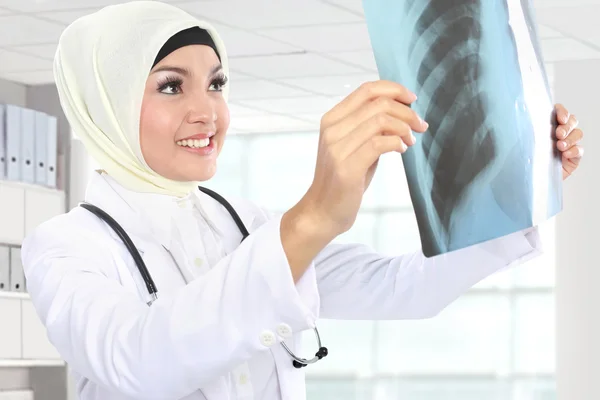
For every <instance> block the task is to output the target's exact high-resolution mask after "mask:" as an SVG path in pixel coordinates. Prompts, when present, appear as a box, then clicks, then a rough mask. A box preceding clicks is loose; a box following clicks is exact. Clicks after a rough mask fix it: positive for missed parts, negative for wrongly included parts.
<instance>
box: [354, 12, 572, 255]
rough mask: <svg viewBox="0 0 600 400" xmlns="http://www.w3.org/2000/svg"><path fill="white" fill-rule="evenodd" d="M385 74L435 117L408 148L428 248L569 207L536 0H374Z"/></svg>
mask: <svg viewBox="0 0 600 400" xmlns="http://www.w3.org/2000/svg"><path fill="white" fill-rule="evenodd" d="M363 8H364V11H365V17H366V21H367V26H368V30H369V36H370V39H371V44H372V47H373V52H374V55H375V60H376V63H377V68H378V71H379V75H380V78H381V79H385V80H391V81H394V82H398V83H400V84H402V85H404V86H406V87H407V88H409V89H410V90H412V91H413V92H415V93H416V94H417V96H418V99H417V100H416V102H414V103H413V104H412V105H411V107H412V108H413V109H414V110H415V111H416V112H417V113H419V115H421V116H422V117H423V118H424V119H425V120H426V121H427V122H428V123H429V129H428V130H427V132H425V133H424V134H419V133H416V134H415V136H416V137H417V144H415V145H414V146H413V147H411V148H409V150H408V151H407V152H406V153H405V154H403V156H402V158H403V163H404V169H405V172H406V177H407V180H408V185H409V192H410V196H411V200H412V203H413V207H414V210H415V214H416V217H417V222H418V226H419V231H420V236H421V244H422V247H423V252H424V253H425V255H426V256H428V257H431V256H435V255H438V254H442V253H446V252H450V251H454V250H457V249H460V248H464V247H468V246H471V245H474V244H477V243H481V242H485V241H488V240H491V239H495V238H498V237H501V236H505V235H508V234H510V233H513V232H517V231H520V230H523V229H526V228H528V227H532V226H535V225H537V224H539V223H541V222H543V221H545V220H548V219H549V218H551V217H552V216H554V215H556V214H557V213H558V212H559V211H560V210H561V209H562V168H561V160H560V155H559V154H558V152H557V150H556V148H555V144H554V130H555V128H556V117H555V114H554V106H553V101H552V95H551V91H550V87H549V83H548V78H547V75H546V71H545V68H544V63H543V59H542V54H541V51H540V45H539V40H538V34H537V27H536V24H535V17H534V12H533V6H532V4H531V1H530V0H363Z"/></svg>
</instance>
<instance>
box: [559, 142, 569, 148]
mask: <svg viewBox="0 0 600 400" xmlns="http://www.w3.org/2000/svg"><path fill="white" fill-rule="evenodd" d="M558 145H559V146H560V148H561V149H566V148H567V142H565V141H561V142H559V143H558Z"/></svg>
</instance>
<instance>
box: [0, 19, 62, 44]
mask: <svg viewBox="0 0 600 400" xmlns="http://www.w3.org/2000/svg"><path fill="white" fill-rule="evenodd" d="M63 29H64V26H61V25H60V24H58V23H51V22H46V21H42V20H39V19H36V18H34V17H30V16H27V15H9V16H4V17H0V46H19V45H24V44H40V43H52V42H57V41H58V38H59V37H60V34H61V33H62V31H63Z"/></svg>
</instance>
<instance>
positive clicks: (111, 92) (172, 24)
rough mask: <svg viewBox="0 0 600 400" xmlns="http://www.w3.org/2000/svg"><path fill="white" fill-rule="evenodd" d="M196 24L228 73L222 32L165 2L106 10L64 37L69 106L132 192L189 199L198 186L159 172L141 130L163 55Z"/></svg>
mask: <svg viewBox="0 0 600 400" xmlns="http://www.w3.org/2000/svg"><path fill="white" fill-rule="evenodd" d="M193 27H199V28H202V29H204V30H206V31H207V32H208V33H209V34H210V36H211V38H212V40H213V42H214V45H215V46H216V49H217V50H218V51H217V53H218V56H219V58H220V60H221V64H222V66H223V72H224V73H225V74H226V75H228V74H229V70H228V68H229V66H228V60H227V54H226V51H225V46H224V44H223V42H222V40H221V38H220V37H219V35H218V33H217V32H216V30H215V29H214V28H213V27H212V26H211V25H210V24H208V23H207V22H204V21H201V20H198V19H196V18H195V17H193V16H191V15H190V14H188V13H186V12H184V11H183V10H180V9H178V8H176V7H173V6H171V5H168V4H164V3H160V2H158V1H133V2H129V3H124V4H120V5H115V6H108V7H105V8H103V9H101V10H99V11H97V12H95V13H93V14H90V15H87V16H84V17H82V18H79V19H78V20H76V21H75V22H73V23H72V24H71V25H69V26H68V27H67V28H66V29H65V31H64V32H63V34H62V35H61V37H60V40H59V44H58V49H57V51H56V55H55V58H54V78H55V81H56V86H57V88H58V94H59V98H60V103H61V106H62V109H63V111H64V113H65V115H66V117H67V120H68V121H69V124H70V125H71V129H72V131H73V133H74V134H75V136H76V137H78V138H79V139H80V140H81V141H82V142H83V144H84V146H85V148H86V150H87V151H88V153H89V154H90V156H91V157H93V158H94V159H95V160H96V162H97V163H98V164H99V166H100V168H102V169H103V170H104V171H106V173H108V174H109V175H110V176H111V177H112V178H113V179H114V180H115V181H117V182H118V183H119V184H121V185H122V186H124V187H125V188H127V189H130V190H134V191H137V192H149V193H158V194H166V195H171V196H177V197H184V196H186V195H187V194H189V193H190V192H191V191H193V190H195V189H196V187H197V185H198V182H178V181H173V180H170V179H167V178H165V177H163V176H160V175H159V174H157V173H156V172H154V171H153V170H152V169H151V168H150V167H149V166H148V165H147V163H146V161H145V160H144V157H143V156H142V151H141V146H140V131H139V128H140V113H141V105H142V99H143V94H144V89H145V86H146V79H147V77H148V74H149V73H150V70H151V68H152V66H153V63H154V61H155V59H156V57H157V55H158V53H159V51H160V50H161V48H163V45H164V44H165V43H166V42H167V41H168V40H169V39H170V38H171V37H172V36H174V35H175V34H177V33H178V32H181V31H183V30H186V29H189V28H193ZM227 90H228V87H227V86H226V87H225V88H224V89H223V95H224V96H225V99H227Z"/></svg>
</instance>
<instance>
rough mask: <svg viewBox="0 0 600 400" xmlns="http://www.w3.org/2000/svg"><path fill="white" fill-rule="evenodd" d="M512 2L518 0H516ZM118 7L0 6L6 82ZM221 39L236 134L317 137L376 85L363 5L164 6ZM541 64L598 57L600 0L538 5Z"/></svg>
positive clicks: (227, 0) (34, 68)
mask: <svg viewBox="0 0 600 400" xmlns="http://www.w3.org/2000/svg"><path fill="white" fill-rule="evenodd" d="M510 1H516V0H510ZM122 2H123V1H117V0H0V78H3V79H7V80H11V81H15V82H19V83H23V84H27V85H38V84H47V83H52V82H53V77H52V58H53V56H54V51H55V48H56V43H57V41H58V38H59V36H60V34H61V32H62V30H63V29H64V28H65V27H66V25H67V24H69V23H70V22H71V21H73V20H75V19H76V18H78V17H80V16H82V15H85V14H88V13H90V12H93V11H94V10H97V9H98V8H100V7H102V6H105V5H109V4H115V3H122ZM165 2H168V3H172V4H175V5H177V6H179V7H181V8H183V9H184V10H186V11H188V12H190V13H191V14H194V15H196V16H198V17H200V18H202V19H205V20H207V21H210V22H211V23H212V24H213V25H214V26H215V27H216V28H217V29H218V30H219V32H220V34H221V35H222V37H223V40H224V41H225V44H226V46H227V50H228V53H229V55H230V58H231V60H230V67H231V76H230V82H231V92H230V100H231V101H230V105H231V114H232V125H231V130H232V131H234V132H237V133H249V132H270V131H290V130H296V131H300V130H314V129H316V128H318V123H319V119H320V117H321V115H322V114H323V113H324V112H325V111H327V110H328V109H329V108H331V107H332V106H333V105H334V104H336V103H337V102H338V101H339V100H340V99H341V98H342V97H343V96H344V95H346V94H348V93H349V92H350V91H352V90H353V89H354V88H356V87H357V86H358V85H360V84H361V83H362V82H364V81H367V80H372V79H377V70H376V67H375V61H374V59H373V55H372V53H371V46H370V43H369V37H368V33H367V29H366V24H365V21H364V17H363V12H362V0H200V1H189V0H187V1H185V0H179V1H178V0H165ZM534 4H535V6H536V9H537V10H536V11H537V17H538V22H539V24H540V35H541V41H542V46H543V51H544V57H545V61H546V62H547V63H548V64H552V63H553V62H557V61H562V60H585V59H598V58H600V28H599V27H597V21H598V19H599V17H600V0H536V1H534Z"/></svg>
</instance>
